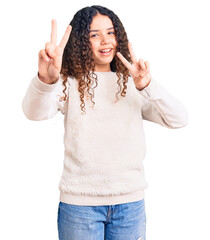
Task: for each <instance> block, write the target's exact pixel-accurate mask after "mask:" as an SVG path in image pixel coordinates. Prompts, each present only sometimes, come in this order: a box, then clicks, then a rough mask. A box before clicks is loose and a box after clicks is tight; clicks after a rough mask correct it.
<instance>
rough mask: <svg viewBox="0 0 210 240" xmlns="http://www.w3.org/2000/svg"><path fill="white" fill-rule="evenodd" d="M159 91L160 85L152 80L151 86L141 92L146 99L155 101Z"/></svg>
mask: <svg viewBox="0 0 210 240" xmlns="http://www.w3.org/2000/svg"><path fill="white" fill-rule="evenodd" d="M157 89H158V83H157V82H156V81H155V80H154V79H153V78H152V79H151V81H150V83H149V85H148V86H147V87H145V88H144V89H143V90H141V91H139V93H141V94H142V95H143V96H144V97H146V98H150V99H155V97H156V93H157Z"/></svg>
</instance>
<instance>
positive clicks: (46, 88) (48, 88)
mask: <svg viewBox="0 0 210 240" xmlns="http://www.w3.org/2000/svg"><path fill="white" fill-rule="evenodd" d="M59 79H60V77H59ZM58 81H59V80H58ZM58 81H57V82H56V83H53V84H47V83H44V82H42V81H41V80H40V79H39V77H38V74H37V75H36V76H35V77H34V78H33V79H32V84H33V86H34V87H35V88H36V89H38V90H39V91H40V92H52V91H53V90H54V89H55V88H56V86H57V84H58Z"/></svg>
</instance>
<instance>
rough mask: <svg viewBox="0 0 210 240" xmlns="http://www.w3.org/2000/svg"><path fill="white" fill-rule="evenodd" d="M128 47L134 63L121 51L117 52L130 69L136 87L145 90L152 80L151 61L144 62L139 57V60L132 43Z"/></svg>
mask: <svg viewBox="0 0 210 240" xmlns="http://www.w3.org/2000/svg"><path fill="white" fill-rule="evenodd" d="M128 49H129V52H130V56H131V59H132V62H133V64H131V63H129V62H128V61H127V60H126V59H125V58H124V57H123V55H122V54H121V53H120V52H118V53H117V56H118V57H119V59H120V60H121V61H122V63H123V64H124V65H125V66H126V67H127V68H128V70H129V71H130V74H131V76H132V78H133V80H134V84H135V86H136V88H137V89H139V90H143V89H144V88H145V87H147V86H148V85H149V83H150V81H151V73H150V66H149V62H148V61H146V62H144V60H143V59H139V60H138V61H137V58H136V55H135V53H134V51H133V47H132V45H131V43H128Z"/></svg>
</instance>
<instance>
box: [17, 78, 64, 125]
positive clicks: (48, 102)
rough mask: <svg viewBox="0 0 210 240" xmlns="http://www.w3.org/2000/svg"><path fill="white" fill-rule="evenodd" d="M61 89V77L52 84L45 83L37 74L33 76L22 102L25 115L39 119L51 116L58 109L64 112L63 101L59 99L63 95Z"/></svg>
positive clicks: (32, 118)
mask: <svg viewBox="0 0 210 240" xmlns="http://www.w3.org/2000/svg"><path fill="white" fill-rule="evenodd" d="M63 89H64V87H63V85H62V79H61V77H60V78H59V80H58V81H57V82H56V83H54V84H46V83H44V82H42V81H41V80H40V79H39V78H38V76H36V77H34V78H33V79H32V81H31V83H30V85H29V87H28V90H27V92H26V95H25V97H24V99H23V102H22V108H23V112H24V114H25V116H26V117H27V118H28V119H29V120H35V121H39V120H45V119H49V118H51V117H53V116H54V115H55V114H56V113H57V112H58V111H59V110H61V112H62V113H64V112H65V102H63V101H62V102H60V101H59V99H60V97H62V96H63V95H64V94H63Z"/></svg>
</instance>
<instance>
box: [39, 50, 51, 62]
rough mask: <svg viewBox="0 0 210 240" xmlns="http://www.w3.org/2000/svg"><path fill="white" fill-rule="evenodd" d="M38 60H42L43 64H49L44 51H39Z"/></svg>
mask: <svg viewBox="0 0 210 240" xmlns="http://www.w3.org/2000/svg"><path fill="white" fill-rule="evenodd" d="M39 58H41V59H43V60H44V61H45V62H49V61H50V58H49V57H48V56H47V54H46V52H45V49H42V50H40V51H39Z"/></svg>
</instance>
